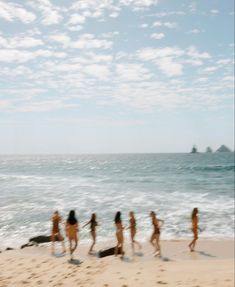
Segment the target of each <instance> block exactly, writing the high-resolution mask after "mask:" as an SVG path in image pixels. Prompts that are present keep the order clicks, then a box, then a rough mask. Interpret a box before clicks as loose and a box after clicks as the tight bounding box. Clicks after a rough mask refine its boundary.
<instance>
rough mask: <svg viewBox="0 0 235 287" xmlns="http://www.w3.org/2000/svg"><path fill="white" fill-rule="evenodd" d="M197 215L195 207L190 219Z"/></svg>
mask: <svg viewBox="0 0 235 287" xmlns="http://www.w3.org/2000/svg"><path fill="white" fill-rule="evenodd" d="M197 214H198V209H197V207H195V208H194V209H193V212H192V219H194V217H195V216H196V215H197Z"/></svg>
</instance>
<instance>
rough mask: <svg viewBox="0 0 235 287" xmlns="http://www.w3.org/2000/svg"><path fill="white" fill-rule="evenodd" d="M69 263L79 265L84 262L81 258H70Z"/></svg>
mask: <svg viewBox="0 0 235 287" xmlns="http://www.w3.org/2000/svg"><path fill="white" fill-rule="evenodd" d="M68 263H69V264H73V265H77V266H79V265H81V264H82V261H80V260H79V259H70V260H68Z"/></svg>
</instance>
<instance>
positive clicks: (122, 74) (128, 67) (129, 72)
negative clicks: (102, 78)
mask: <svg viewBox="0 0 235 287" xmlns="http://www.w3.org/2000/svg"><path fill="white" fill-rule="evenodd" d="M116 72H117V75H118V77H119V79H120V80H121V81H127V82H129V81H142V80H145V79H149V78H150V77H151V74H150V73H149V71H148V69H146V68H145V67H143V65H141V64H129V63H128V64H118V65H117V67H116Z"/></svg>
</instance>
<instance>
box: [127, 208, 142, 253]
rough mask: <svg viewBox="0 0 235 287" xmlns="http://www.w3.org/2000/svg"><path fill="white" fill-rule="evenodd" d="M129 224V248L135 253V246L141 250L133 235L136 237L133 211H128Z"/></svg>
mask: <svg viewBox="0 0 235 287" xmlns="http://www.w3.org/2000/svg"><path fill="white" fill-rule="evenodd" d="M129 223H130V226H129V227H128V228H129V229H130V235H131V246H132V251H133V252H134V251H135V244H137V245H138V247H139V249H141V245H140V243H139V242H137V241H136V240H135V235H136V219H135V214H134V212H133V211H130V213H129Z"/></svg>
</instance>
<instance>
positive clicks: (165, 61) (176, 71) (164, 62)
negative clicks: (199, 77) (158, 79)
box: [156, 57, 183, 77]
mask: <svg viewBox="0 0 235 287" xmlns="http://www.w3.org/2000/svg"><path fill="white" fill-rule="evenodd" d="M156 63H157V64H158V67H159V69H160V70H161V71H162V72H163V73H164V74H165V75H167V76H169V77H173V76H181V75H182V74H183V65H182V64H180V63H177V62H175V61H173V59H172V58H171V57H164V58H162V59H160V60H157V62H156Z"/></svg>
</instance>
